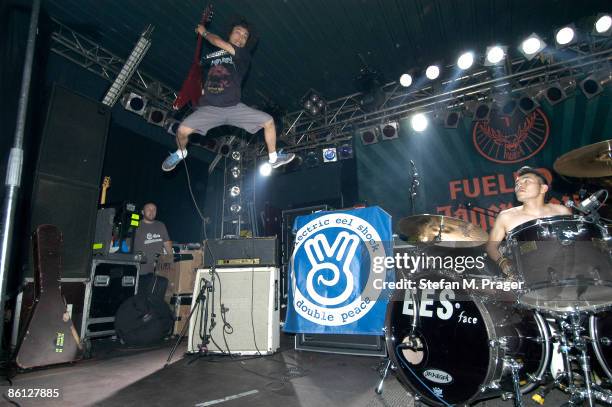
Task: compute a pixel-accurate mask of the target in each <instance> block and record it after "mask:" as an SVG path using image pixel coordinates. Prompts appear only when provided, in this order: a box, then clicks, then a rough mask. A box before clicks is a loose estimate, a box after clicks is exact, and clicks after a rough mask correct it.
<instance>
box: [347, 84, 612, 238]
mask: <svg viewBox="0 0 612 407" xmlns="http://www.w3.org/2000/svg"><path fill="white" fill-rule="evenodd" d="M611 97H612V90H611V89H608V88H606V90H605V91H604V92H603V93H602V94H601V95H599V96H598V97H596V98H592V99H586V98H585V97H584V95H582V93H581V92H576V95H575V96H573V97H570V98H568V99H566V100H564V101H562V102H561V103H558V104H556V105H554V106H550V105H549V104H548V103H546V102H545V101H544V103H542V104H541V106H540V107H539V108H537V109H535V110H534V111H533V112H530V113H529V114H524V113H523V112H521V111H520V110H518V109H517V110H516V111H515V112H514V114H513V115H512V116H506V115H503V114H502V113H501V112H498V111H497V109H496V108H495V107H493V108H492V109H491V113H490V115H489V117H488V120H486V121H474V120H473V119H472V118H470V117H463V118H462V119H461V120H460V121H459V123H458V126H457V128H445V127H444V126H443V125H442V124H441V123H439V122H436V121H435V120H433V118H431V117H430V119H431V120H432V122H431V123H430V126H429V127H428V128H427V130H426V131H424V132H422V133H417V132H414V131H412V130H411V128H410V123H409V121H408V120H407V119H406V120H401V121H400V132H399V138H397V139H394V140H388V141H384V142H383V141H381V142H379V143H376V144H369V145H363V143H361V142H360V141H358V140H357V141H356V142H355V154H356V158H357V177H358V185H359V198H360V200H361V201H363V202H367V203H368V204H369V205H379V206H381V207H382V208H383V209H385V210H386V211H387V212H389V213H390V214H391V216H392V217H393V220H394V222H395V223H397V222H399V221H400V220H401V219H402V218H403V217H406V216H410V215H411V214H423V213H429V214H438V215H445V216H452V217H456V218H460V219H462V220H464V221H467V222H470V223H472V224H474V225H476V226H478V227H480V228H482V229H483V230H484V231H487V232H488V231H489V230H490V229H491V227H492V226H493V224H494V221H495V217H496V216H497V214H498V213H499V212H500V211H502V210H505V209H508V208H511V207H513V206H517V205H520V203H519V202H518V201H516V198H515V195H514V180H515V178H516V177H515V172H516V171H517V170H518V169H519V168H520V167H522V166H524V165H529V166H531V167H534V168H536V169H538V170H539V171H540V172H542V173H543V175H544V176H545V178H546V179H547V180H548V182H549V183H551V190H550V192H549V194H548V195H549V198H550V201H551V202H553V203H560V202H563V201H565V200H568V199H571V200H574V201H576V202H577V201H579V200H580V198H581V197H580V195H579V192H580V189H581V187H582V186H583V185H581V184H580V183H578V182H576V181H577V180H576V179H571V178H569V179H568V178H564V177H561V176H559V175H558V174H556V173H555V172H554V169H553V164H554V162H555V161H556V160H557V159H558V158H559V157H560V156H562V155H563V154H566V153H568V152H570V151H573V150H575V149H577V148H580V147H583V146H586V145H590V144H593V143H596V142H599V141H602V140H606V139H608V138H610V135H611V134H612V114H611V111H612V108H611V106H612V104H610V98H611ZM411 161H412V163H414V165H413V164H412V163H411ZM585 165H586V164H585ZM415 172H416V173H418V181H419V184H418V186H417V188H416V190H415V193H416V196H415V197H414V208H411V201H412V197H411V185H412V183H413V174H414V173H415ZM568 181H570V182H568ZM600 188H601V186H599V185H595V186H592V187H591V186H587V188H586V189H587V192H594V191H596V190H598V189H600ZM586 196H588V193H587V195H586ZM582 199H584V197H582Z"/></svg>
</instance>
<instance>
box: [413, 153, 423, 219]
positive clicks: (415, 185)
mask: <svg viewBox="0 0 612 407" xmlns="http://www.w3.org/2000/svg"><path fill="white" fill-rule="evenodd" d="M410 164H411V165H412V184H411V185H410V214H411V215H415V212H416V211H415V210H414V199H415V198H416V196H417V188H418V186H419V185H420V184H421V183H420V181H419V173H418V172H417V169H416V165H414V161H412V160H410Z"/></svg>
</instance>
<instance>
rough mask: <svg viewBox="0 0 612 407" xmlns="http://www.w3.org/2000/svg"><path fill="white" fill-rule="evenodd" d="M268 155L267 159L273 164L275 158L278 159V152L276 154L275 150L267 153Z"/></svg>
mask: <svg viewBox="0 0 612 407" xmlns="http://www.w3.org/2000/svg"><path fill="white" fill-rule="evenodd" d="M268 157H270V158H269V160H268V161H269V162H270V163H272V164H274V163H275V162H276V160H277V159H278V154H276V151H275V152H273V153H269V154H268Z"/></svg>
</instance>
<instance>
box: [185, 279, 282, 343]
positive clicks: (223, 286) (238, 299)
mask: <svg viewBox="0 0 612 407" xmlns="http://www.w3.org/2000/svg"><path fill="white" fill-rule="evenodd" d="M213 286H214V291H213V290H212V287H213ZM202 287H206V288H205V290H206V291H205V295H206V299H205V300H204V301H201V302H200V303H199V304H198V303H197V298H198V294H199V293H200V289H201V288H202ZM192 299H193V302H192V304H191V307H192V308H193V307H195V306H197V307H198V309H196V310H195V312H194V313H193V315H192V317H191V321H190V322H189V341H188V344H187V352H188V353H198V352H200V350H202V351H204V349H203V343H205V342H204V340H203V339H202V338H204V339H206V335H210V340H209V343H208V345H207V346H206V349H207V350H208V352H211V353H228V350H229V353H231V354H238V355H256V354H260V353H261V354H272V353H274V352H276V351H277V350H278V348H279V346H280V319H279V302H278V268H276V267H241V268H220V269H217V270H216V273H215V275H214V276H211V274H210V269H200V270H198V273H197V274H196V281H195V287H194V291H193V296H192ZM213 315H214V324H213V325H212V327H213V328H212V330H211V329H210V327H211V322H212V321H211V316H213ZM224 319H225V321H226V322H227V323H228V324H230V325H231V327H232V330H230V331H231V333H227V332H226V333H225V335H224V332H223V327H224V322H223V321H224ZM253 331H255V332H254V333H253ZM224 336H225V337H224Z"/></svg>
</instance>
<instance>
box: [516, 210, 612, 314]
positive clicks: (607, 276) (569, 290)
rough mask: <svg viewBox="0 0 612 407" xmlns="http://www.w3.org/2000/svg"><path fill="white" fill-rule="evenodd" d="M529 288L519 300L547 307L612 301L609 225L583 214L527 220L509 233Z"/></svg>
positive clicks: (579, 307)
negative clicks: (607, 227) (585, 216)
mask: <svg viewBox="0 0 612 407" xmlns="http://www.w3.org/2000/svg"><path fill="white" fill-rule="evenodd" d="M506 242H507V243H506V250H509V251H510V253H511V257H512V259H513V261H514V264H515V266H516V270H517V273H518V277H519V279H520V280H521V281H522V282H523V288H524V291H523V292H522V293H521V294H520V295H519V302H520V303H521V304H523V305H525V306H527V307H530V308H534V309H541V310H547V311H557V312H567V311H598V310H601V309H605V308H607V307H610V306H612V261H611V256H610V236H609V234H608V231H607V229H606V228H605V227H604V226H603V225H600V224H598V223H594V222H592V221H590V220H587V219H586V218H584V217H582V216H554V217H549V218H542V219H536V220H533V221H530V222H526V223H523V224H521V225H519V226H517V227H516V228H514V229H512V230H511V231H510V232H509V234H508V237H507V239H506Z"/></svg>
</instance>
